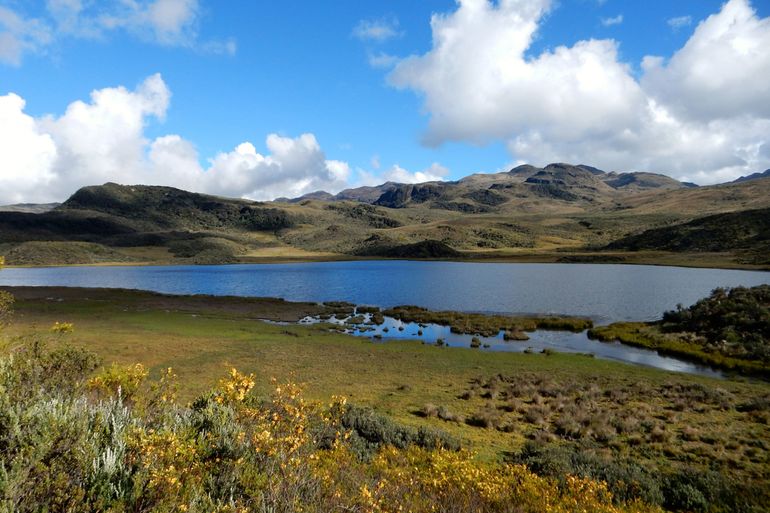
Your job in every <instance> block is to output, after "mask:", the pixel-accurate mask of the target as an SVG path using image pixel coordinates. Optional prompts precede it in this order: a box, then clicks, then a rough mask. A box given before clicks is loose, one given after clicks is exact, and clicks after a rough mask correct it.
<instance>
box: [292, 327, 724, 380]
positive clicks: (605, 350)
mask: <svg viewBox="0 0 770 513" xmlns="http://www.w3.org/2000/svg"><path fill="white" fill-rule="evenodd" d="M365 317H366V318H368V317H369V316H365ZM305 322H317V321H316V320H310V319H307V320H306V321H305ZM327 322H339V321H337V320H336V319H332V320H331V321H327ZM359 326H360V329H351V330H350V333H351V334H353V335H356V336H362V337H374V336H375V335H379V336H381V337H382V340H383V341H386V340H420V341H423V342H426V343H430V344H434V343H435V342H436V340H438V339H443V340H444V342H445V344H446V345H447V346H449V347H468V348H470V345H471V339H472V338H473V335H460V334H457V333H452V332H451V330H450V329H449V327H448V326H439V325H437V324H423V325H419V324H417V323H413V322H402V321H399V320H397V319H393V318H392V317H385V321H384V322H383V323H382V324H380V325H359ZM386 328H387V331H385V329H386ZM399 328H403V330H399ZM420 331H422V335H419V332H420ZM527 335H529V337H530V339H529V340H526V341H509V342H506V341H505V340H504V339H503V333H502V332H500V333H498V334H497V336H495V337H478V338H479V339H480V341H481V343H482V344H488V345H489V347H488V348H483V347H482V348H481V350H482V351H509V352H524V351H526V350H527V349H531V350H532V351H535V352H540V351H542V350H543V349H553V350H555V351H559V352H565V353H587V354H593V355H594V356H595V357H596V358H604V359H607V360H616V361H621V362H626V363H633V364H636V365H643V366H646V367H655V368H657V369H663V370H668V371H675V372H685V373H688V374H698V375H701V376H710V377H721V376H722V373H721V372H719V371H715V370H713V369H710V368H709V367H705V366H702V365H697V364H694V363H690V362H686V361H683V360H679V359H677V358H672V357H668V356H661V355H659V354H658V353H657V352H655V351H650V350H648V349H643V348H638V347H632V346H627V345H623V344H620V343H606V342H598V341H595V340H590V339H589V338H588V337H587V336H586V332H585V331H584V332H582V333H570V332H567V331H543V330H540V331H535V332H531V333H529V332H528V333H527Z"/></svg>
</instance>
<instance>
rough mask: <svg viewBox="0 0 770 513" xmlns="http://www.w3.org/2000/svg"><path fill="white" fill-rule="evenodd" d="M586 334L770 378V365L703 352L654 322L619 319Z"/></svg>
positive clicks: (701, 348)
mask: <svg viewBox="0 0 770 513" xmlns="http://www.w3.org/2000/svg"><path fill="white" fill-rule="evenodd" d="M588 337H589V338H592V339H595V340H600V341H602V342H614V341H619V342H622V343H624V344H628V345H631V346H636V347H644V348H646V349H652V350H654V351H657V352H659V353H661V354H664V355H670V356H676V357H679V358H683V359H686V360H690V361H693V362H696V363H701V364H704V365H708V366H711V367H717V368H720V369H724V370H727V371H735V372H737V373H740V374H745V375H750V376H757V377H764V378H767V377H770V366H768V365H766V364H764V363H762V362H758V361H751V360H745V359H740V358H734V357H730V356H727V355H724V354H721V353H719V352H713V351H711V352H709V351H706V350H704V346H703V345H702V344H697V343H693V342H690V341H688V340H687V339H686V338H684V337H683V336H682V335H681V334H677V333H663V332H662V331H661V330H660V327H659V326H658V325H657V324H656V323H644V322H618V323H614V324H610V325H608V326H597V327H595V328H592V329H590V330H589V331H588Z"/></svg>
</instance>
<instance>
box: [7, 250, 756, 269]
mask: <svg viewBox="0 0 770 513" xmlns="http://www.w3.org/2000/svg"><path fill="white" fill-rule="evenodd" d="M734 257H735V255H733V254H726V253H671V252H613V253H600V252H564V253H562V252H548V253H545V252H544V253H520V254H510V253H508V254H495V253H478V254H475V255H467V256H461V257H448V258H440V257H437V258H408V257H399V258H388V257H378V256H371V257H361V256H355V255H344V254H339V255H334V256H317V257H314V256H301V257H300V256H298V257H290V256H289V257H243V258H240V259H237V260H236V261H230V262H220V263H216V262H213V263H206V264H198V263H191V262H187V261H184V260H181V259H180V260H181V261H173V260H161V261H136V262H125V261H117V262H92V263H74V264H68V263H50V264H26V265H25V264H6V265H5V266H4V267H5V268H7V269H36V268H56V267H172V266H215V265H216V266H219V265H262V264H304V263H326V262H367V261H414V262H457V263H478V264H485V263H490V264H576V265H581V264H598V265H650V266H661V267H682V268H688V269H724V270H742V271H759V272H770V266H767V265H762V264H747V263H741V262H735V261H734V260H732V258H734Z"/></svg>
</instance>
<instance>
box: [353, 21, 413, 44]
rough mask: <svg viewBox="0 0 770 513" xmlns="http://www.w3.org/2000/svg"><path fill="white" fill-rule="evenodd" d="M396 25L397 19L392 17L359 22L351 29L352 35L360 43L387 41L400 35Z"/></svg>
mask: <svg viewBox="0 0 770 513" xmlns="http://www.w3.org/2000/svg"><path fill="white" fill-rule="evenodd" d="M398 25H399V23H398V19H397V18H395V17H392V16H391V17H384V18H379V19H373V20H361V21H359V22H358V24H356V26H355V27H354V28H353V35H354V36H355V37H357V38H358V39H360V40H362V41H377V42H382V41H387V40H388V39H392V38H394V37H397V36H400V35H401V32H399V30H398Z"/></svg>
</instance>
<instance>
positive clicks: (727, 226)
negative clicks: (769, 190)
mask: <svg viewBox="0 0 770 513" xmlns="http://www.w3.org/2000/svg"><path fill="white" fill-rule="evenodd" d="M758 248H768V249H770V208H763V209H756V210H745V211H742V212H729V213H725V214H716V215H710V216H706V217H701V218H698V219H695V220H693V221H690V222H687V223H681V224H675V225H673V226H667V227H664V228H654V229H650V230H645V231H643V232H642V233H639V234H636V235H630V236H627V237H624V238H622V239H620V240H617V241H615V242H612V243H611V244H609V245H608V246H607V249H612V250H618V249H621V250H630V251H639V250H658V251H660V250H664V251H695V252H699V251H700V252H703V251H709V252H720V251H732V250H739V249H740V250H746V249H758ZM765 256H766V257H767V258H770V253H768V254H766V255H765Z"/></svg>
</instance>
